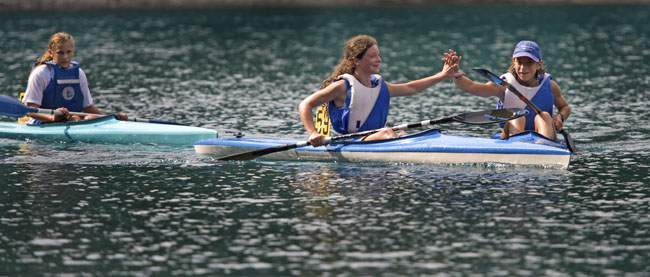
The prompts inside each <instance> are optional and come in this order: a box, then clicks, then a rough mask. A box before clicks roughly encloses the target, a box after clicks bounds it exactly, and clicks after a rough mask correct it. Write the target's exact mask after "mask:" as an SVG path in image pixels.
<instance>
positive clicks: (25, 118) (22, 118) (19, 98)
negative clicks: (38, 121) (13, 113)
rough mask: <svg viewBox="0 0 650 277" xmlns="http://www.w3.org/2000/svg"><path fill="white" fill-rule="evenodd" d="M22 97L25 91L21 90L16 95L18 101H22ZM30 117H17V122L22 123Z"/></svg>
mask: <svg viewBox="0 0 650 277" xmlns="http://www.w3.org/2000/svg"><path fill="white" fill-rule="evenodd" d="M24 97H25V93H24V92H21V93H20V94H19V95H18V101H20V102H23V98H24ZM30 119H31V117H29V116H23V117H20V118H18V123H21V124H22V123H27V122H28V121H29V120H30Z"/></svg>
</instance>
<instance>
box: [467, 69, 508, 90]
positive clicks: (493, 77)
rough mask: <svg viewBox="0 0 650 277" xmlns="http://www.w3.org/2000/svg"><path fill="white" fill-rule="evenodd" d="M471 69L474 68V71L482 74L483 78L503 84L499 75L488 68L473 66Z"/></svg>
mask: <svg viewBox="0 0 650 277" xmlns="http://www.w3.org/2000/svg"><path fill="white" fill-rule="evenodd" d="M472 70H474V72H476V73H478V74H479V75H481V76H483V78H485V79H488V80H490V81H492V82H493V83H495V84H497V85H500V86H503V80H501V78H499V76H497V75H495V74H494V73H492V72H490V71H489V70H487V69H482V68H473V69H472Z"/></svg>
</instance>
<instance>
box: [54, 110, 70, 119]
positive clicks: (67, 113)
mask: <svg viewBox="0 0 650 277" xmlns="http://www.w3.org/2000/svg"><path fill="white" fill-rule="evenodd" d="M56 110H57V111H59V112H61V115H54V117H53V118H52V122H64V121H68V120H69V119H70V111H68V109H67V108H58V109H56Z"/></svg>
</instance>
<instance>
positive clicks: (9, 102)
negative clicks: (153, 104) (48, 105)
mask: <svg viewBox="0 0 650 277" xmlns="http://www.w3.org/2000/svg"><path fill="white" fill-rule="evenodd" d="M28 113H40V114H55V115H60V114H61V112H60V111H57V110H52V109H39V108H32V107H27V106H25V105H24V104H23V103H21V102H20V101H18V100H17V99H14V98H13V97H9V96H7V95H0V114H1V115H5V116H9V117H23V116H26V115H27V114H28ZM70 114H73V115H80V116H86V115H96V116H105V115H104V114H91V113H79V112H70ZM127 120H128V121H138V122H147V123H159V124H170V125H185V126H186V125H187V124H183V123H178V122H170V121H162V120H155V119H146V118H135V117H133V118H131V117H129V118H128V119H127Z"/></svg>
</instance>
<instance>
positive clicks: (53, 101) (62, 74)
mask: <svg viewBox="0 0 650 277" xmlns="http://www.w3.org/2000/svg"><path fill="white" fill-rule="evenodd" d="M45 63H46V64H47V65H48V66H49V67H50V83H49V84H48V85H47V87H46V88H45V91H43V101H42V102H41V108H43V109H58V108H61V107H65V108H67V109H68V110H69V111H71V112H81V111H82V110H83V108H84V107H83V102H84V96H83V93H82V92H81V85H80V83H81V81H80V79H79V63H78V62H71V65H70V66H69V67H68V68H61V67H60V66H59V65H57V64H55V63H53V62H45Z"/></svg>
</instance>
